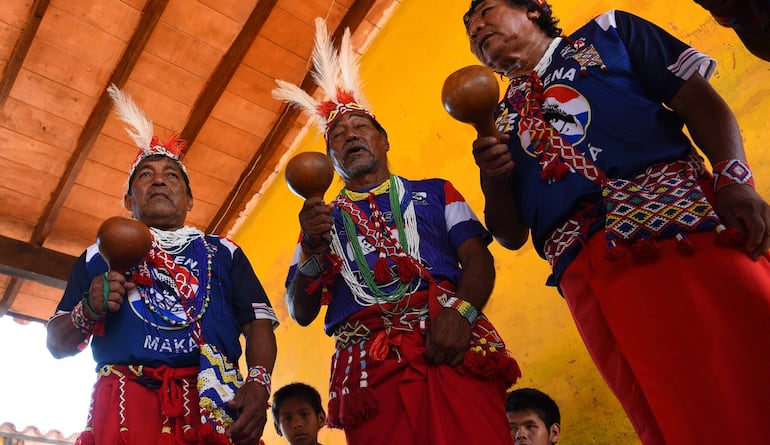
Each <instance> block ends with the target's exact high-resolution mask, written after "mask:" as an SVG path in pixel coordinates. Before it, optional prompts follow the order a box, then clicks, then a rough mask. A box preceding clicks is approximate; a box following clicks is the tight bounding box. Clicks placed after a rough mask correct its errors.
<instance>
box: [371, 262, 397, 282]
mask: <svg viewBox="0 0 770 445" xmlns="http://www.w3.org/2000/svg"><path fill="white" fill-rule="evenodd" d="M391 278H393V275H392V274H391V273H390V267H388V261H387V260H386V259H385V257H383V256H381V257H379V258H377V261H375V262H374V279H375V280H377V283H379V284H385V283H387V282H388V281H390V279H391Z"/></svg>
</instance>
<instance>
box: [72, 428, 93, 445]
mask: <svg viewBox="0 0 770 445" xmlns="http://www.w3.org/2000/svg"><path fill="white" fill-rule="evenodd" d="M95 442H96V441H95V440H94V432H93V431H91V430H85V431H83V432H82V433H80V436H78V438H77V440H76V441H75V445H94V443H95Z"/></svg>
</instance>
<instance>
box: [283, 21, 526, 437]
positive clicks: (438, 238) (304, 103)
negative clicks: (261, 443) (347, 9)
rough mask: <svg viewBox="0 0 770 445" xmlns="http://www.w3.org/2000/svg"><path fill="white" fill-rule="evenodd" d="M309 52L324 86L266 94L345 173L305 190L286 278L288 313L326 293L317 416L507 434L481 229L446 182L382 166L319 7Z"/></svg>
mask: <svg viewBox="0 0 770 445" xmlns="http://www.w3.org/2000/svg"><path fill="white" fill-rule="evenodd" d="M313 62H314V72H313V76H314V79H315V81H316V83H317V84H318V85H319V86H320V87H321V89H322V90H323V92H324V93H325V95H326V96H327V97H328V99H326V100H323V101H317V100H315V99H314V98H312V97H311V96H309V95H308V94H307V93H305V92H304V91H303V90H301V89H300V88H298V87H296V86H295V85H292V84H289V83H287V82H283V81H278V85H279V88H277V89H276V90H274V91H273V96H274V97H275V98H276V99H280V100H284V101H287V102H289V103H291V104H294V105H298V106H300V107H301V108H302V109H304V110H305V111H307V112H309V113H310V114H311V115H312V116H314V117H315V118H316V122H317V123H318V126H319V127H320V129H321V131H322V133H323V135H324V138H325V140H326V144H327V154H328V155H329V157H330V158H331V161H332V164H333V166H334V168H335V170H336V171H337V173H338V174H339V175H340V176H341V177H342V179H343V181H344V182H345V188H343V189H342V190H341V191H340V193H339V195H338V196H337V197H336V198H335V199H334V201H333V202H332V203H331V204H326V203H325V202H324V201H323V199H322V198H309V199H307V200H306V201H305V202H304V205H303V206H302V210H301V211H300V213H299V222H300V226H301V229H302V234H301V239H300V243H299V245H298V246H297V250H296V254H295V257H294V261H293V264H292V266H291V268H290V270H289V274H288V277H287V281H286V285H287V294H286V301H287V305H288V307H289V312H290V314H291V316H292V317H293V318H294V319H295V320H296V321H297V322H298V323H299V324H301V325H303V326H306V325H308V324H310V323H311V322H312V321H313V320H314V319H315V318H316V317H317V316H318V314H319V312H320V309H321V306H322V305H328V309H327V311H326V321H325V331H326V333H327V334H328V335H333V336H334V337H335V339H336V353H335V354H334V356H333V358H332V370H331V378H330V388H329V406H328V418H327V421H328V423H329V425H330V426H331V427H333V428H342V429H343V430H344V431H345V435H346V438H347V441H348V443H351V444H367V445H376V444H395V443H397V444H401V445H409V444H414V445H420V444H434V445H441V444H458V443H483V444H512V440H511V437H510V434H509V432H508V426H507V419H506V417H505V390H506V389H507V388H508V386H510V385H511V384H512V383H513V382H515V381H516V379H517V378H518V377H519V374H520V373H519V369H518V366H517V364H516V362H515V361H514V360H513V358H511V357H510V356H509V355H508V352H507V351H506V350H505V344H504V343H503V341H502V339H501V338H500V336H499V334H498V333H497V331H496V330H495V328H494V327H493V326H492V324H491V323H490V322H489V320H488V319H487V318H486V317H485V316H484V315H483V314H482V313H481V310H482V309H483V308H484V305H485V304H486V302H487V300H488V299H489V296H490V294H491V291H492V287H493V284H494V276H495V271H494V262H493V258H492V256H491V254H490V252H489V250H488V249H487V244H488V243H489V242H490V237H489V234H488V233H487V231H486V230H485V229H484V227H483V226H482V225H481V223H480V222H479V220H478V219H477V218H476V216H475V215H474V214H473V212H472V211H471V209H470V207H469V206H468V205H467V204H466V202H465V200H464V199H463V197H462V195H461V194H460V193H459V192H458V191H457V190H455V188H454V187H453V186H452V184H451V183H450V182H448V181H446V180H443V179H424V180H418V181H415V180H409V179H406V178H403V177H400V176H396V175H394V174H392V173H391V172H390V169H389V167H388V161H387V153H388V151H389V150H390V143H389V141H388V136H387V133H386V131H385V129H384V128H383V127H382V125H381V124H380V123H379V122H378V121H377V120H376V118H375V117H374V114H372V112H371V111H370V110H369V109H368V108H367V107H366V106H365V105H364V104H363V101H362V97H361V94H360V85H359V80H358V67H357V64H356V61H355V57H354V55H353V51H352V48H351V44H350V34H349V31H346V32H345V34H344V36H343V38H342V42H341V45H340V50H339V53H337V52H335V50H334V47H333V45H332V43H331V41H330V39H329V36H328V34H327V33H326V25H325V23H324V21H323V20H322V19H317V20H316V42H315V49H314V53H313Z"/></svg>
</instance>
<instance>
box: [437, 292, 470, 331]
mask: <svg viewBox="0 0 770 445" xmlns="http://www.w3.org/2000/svg"><path fill="white" fill-rule="evenodd" d="M441 305H442V306H444V307H448V308H452V309H454V310H456V311H457V312H459V313H460V315H462V316H463V317H465V319H466V320H468V323H470V324H471V325H472V324H473V323H474V322H475V321H476V319H477V318H479V311H478V310H476V308H475V307H473V305H472V304H470V303H468V302H467V301H465V300H463V299H461V298H457V297H449V298H448V299H447V300H446V302H444V303H441Z"/></svg>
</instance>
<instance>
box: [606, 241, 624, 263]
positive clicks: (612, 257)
mask: <svg viewBox="0 0 770 445" xmlns="http://www.w3.org/2000/svg"><path fill="white" fill-rule="evenodd" d="M624 256H626V249H625V248H623V247H621V246H618V245H617V244H616V243H615V241H610V242H609V243H607V251H606V252H604V258H605V259H606V260H607V261H618V260H620V259H621V258H623V257H624Z"/></svg>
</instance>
